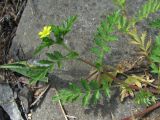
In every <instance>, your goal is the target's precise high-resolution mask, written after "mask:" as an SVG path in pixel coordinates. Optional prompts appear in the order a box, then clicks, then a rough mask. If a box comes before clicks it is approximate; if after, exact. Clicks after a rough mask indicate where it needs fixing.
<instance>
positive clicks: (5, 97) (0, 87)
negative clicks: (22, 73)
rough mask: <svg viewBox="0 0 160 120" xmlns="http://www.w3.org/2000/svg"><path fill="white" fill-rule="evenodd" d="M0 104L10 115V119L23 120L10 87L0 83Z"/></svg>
mask: <svg viewBox="0 0 160 120" xmlns="http://www.w3.org/2000/svg"><path fill="white" fill-rule="evenodd" d="M4 91H5V92H4ZM0 105H1V106H2V107H3V109H4V110H5V111H6V112H7V114H8V115H9V116H10V119H11V120H23V118H22V116H21V113H20V111H19V109H18V106H17V104H16V102H15V100H14V97H13V92H12V89H11V88H10V86H9V85H7V84H0Z"/></svg>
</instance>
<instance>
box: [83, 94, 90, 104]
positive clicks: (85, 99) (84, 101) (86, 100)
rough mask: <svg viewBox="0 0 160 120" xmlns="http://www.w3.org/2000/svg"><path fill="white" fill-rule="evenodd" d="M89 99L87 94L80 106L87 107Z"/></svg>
mask: <svg viewBox="0 0 160 120" xmlns="http://www.w3.org/2000/svg"><path fill="white" fill-rule="evenodd" d="M90 98H91V93H90V92H87V93H86V95H84V97H83V99H82V105H83V106H87V105H88V104H89V101H90Z"/></svg>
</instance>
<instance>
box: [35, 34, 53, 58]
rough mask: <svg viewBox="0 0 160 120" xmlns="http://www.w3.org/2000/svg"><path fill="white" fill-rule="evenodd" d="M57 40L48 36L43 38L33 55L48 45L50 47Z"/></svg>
mask: <svg viewBox="0 0 160 120" xmlns="http://www.w3.org/2000/svg"><path fill="white" fill-rule="evenodd" d="M54 43H55V42H54V41H53V40H52V39H50V38H48V37H45V38H43V39H42V43H41V44H40V45H39V46H38V47H37V48H36V49H35V51H34V52H33V55H37V54H38V53H40V52H41V51H42V50H43V49H44V48H46V47H50V46H52V45H53V44H54Z"/></svg>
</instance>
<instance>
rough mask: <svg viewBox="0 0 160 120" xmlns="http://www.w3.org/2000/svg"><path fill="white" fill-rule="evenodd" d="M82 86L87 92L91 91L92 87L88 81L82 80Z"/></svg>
mask: <svg viewBox="0 0 160 120" xmlns="http://www.w3.org/2000/svg"><path fill="white" fill-rule="evenodd" d="M81 84H82V87H83V88H84V89H85V90H86V91H89V90H90V86H89V83H88V82H87V80H81Z"/></svg>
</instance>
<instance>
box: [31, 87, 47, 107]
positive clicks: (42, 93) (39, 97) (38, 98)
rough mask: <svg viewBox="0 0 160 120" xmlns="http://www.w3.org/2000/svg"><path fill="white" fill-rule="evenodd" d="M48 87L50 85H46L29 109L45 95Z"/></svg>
mask: <svg viewBox="0 0 160 120" xmlns="http://www.w3.org/2000/svg"><path fill="white" fill-rule="evenodd" d="M49 87H50V85H47V87H46V88H45V89H44V91H43V92H41V94H40V95H39V96H38V97H37V99H36V100H35V101H34V102H33V103H32V104H31V105H30V107H33V106H34V105H35V104H36V103H37V102H38V101H39V100H40V99H41V98H42V96H43V95H44V94H45V93H46V91H47V90H48V88H49Z"/></svg>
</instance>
